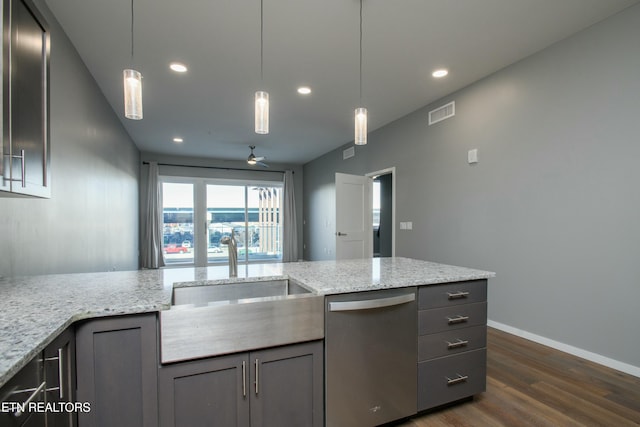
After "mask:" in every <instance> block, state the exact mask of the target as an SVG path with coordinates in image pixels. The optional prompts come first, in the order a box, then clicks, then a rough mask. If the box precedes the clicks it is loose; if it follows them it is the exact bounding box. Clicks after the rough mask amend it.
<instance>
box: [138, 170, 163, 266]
mask: <svg viewBox="0 0 640 427" xmlns="http://www.w3.org/2000/svg"><path fill="white" fill-rule="evenodd" d="M158 181H159V180H158V163H157V162H149V177H148V181H147V211H146V217H145V221H144V235H143V239H142V248H141V249H142V251H141V252H142V268H160V267H164V265H165V264H164V255H163V254H162V222H163V221H162V188H161V187H160V183H159V182H158Z"/></svg>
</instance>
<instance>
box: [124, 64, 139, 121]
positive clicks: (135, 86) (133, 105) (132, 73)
mask: <svg viewBox="0 0 640 427" xmlns="http://www.w3.org/2000/svg"><path fill="white" fill-rule="evenodd" d="M122 76H123V79H124V116H125V117H126V118H127V119H131V120H142V74H140V72H139V71H136V70H130V69H127V70H124V71H123V72H122Z"/></svg>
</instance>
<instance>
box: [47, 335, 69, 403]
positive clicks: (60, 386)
mask: <svg viewBox="0 0 640 427" xmlns="http://www.w3.org/2000/svg"><path fill="white" fill-rule="evenodd" d="M44 361H45V362H56V361H57V362H58V387H52V388H48V389H47V390H46V391H48V392H49V391H58V396H59V397H60V399H64V394H65V393H64V387H63V384H64V350H63V349H62V348H59V349H58V357H47V358H46V359H44Z"/></svg>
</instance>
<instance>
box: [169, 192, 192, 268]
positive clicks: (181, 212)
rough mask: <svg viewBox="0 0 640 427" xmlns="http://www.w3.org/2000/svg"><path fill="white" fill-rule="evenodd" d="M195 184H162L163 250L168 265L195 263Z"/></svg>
mask: <svg viewBox="0 0 640 427" xmlns="http://www.w3.org/2000/svg"><path fill="white" fill-rule="evenodd" d="M193 187H194V186H193V184H189V183H176V182H165V183H163V184H162V204H163V218H164V224H163V230H164V231H163V239H162V240H163V245H164V246H163V251H164V260H165V263H166V264H167V265H169V264H177V263H193V224H194V222H193Z"/></svg>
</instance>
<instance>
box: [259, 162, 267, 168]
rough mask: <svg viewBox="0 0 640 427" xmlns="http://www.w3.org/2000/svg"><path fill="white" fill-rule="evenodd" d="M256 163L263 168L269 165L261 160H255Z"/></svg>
mask: <svg viewBox="0 0 640 427" xmlns="http://www.w3.org/2000/svg"><path fill="white" fill-rule="evenodd" d="M256 164H257V165H259V166H262V167H263V168H268V167H269V165H268V164H266V163H263V162H256Z"/></svg>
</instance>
